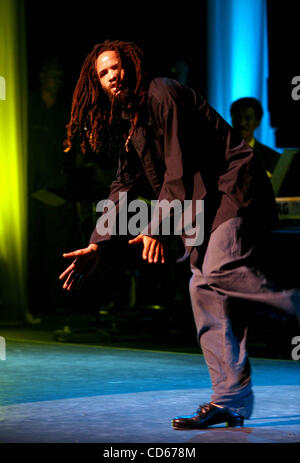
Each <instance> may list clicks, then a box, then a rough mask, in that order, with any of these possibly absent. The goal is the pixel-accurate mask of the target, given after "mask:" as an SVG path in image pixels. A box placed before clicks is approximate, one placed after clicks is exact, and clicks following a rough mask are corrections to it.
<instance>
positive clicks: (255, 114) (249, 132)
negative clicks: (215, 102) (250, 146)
mask: <svg viewBox="0 0 300 463" xmlns="http://www.w3.org/2000/svg"><path fill="white" fill-rule="evenodd" d="M230 115H231V121H232V126H233V127H234V128H235V129H236V130H238V132H239V133H240V135H241V137H243V138H244V139H245V140H246V142H247V143H249V142H250V141H251V140H252V139H253V138H254V131H255V130H256V129H257V128H258V127H259V125H260V122H261V119H262V116H263V109H262V106H261V104H260V102H259V101H258V100H257V99H256V98H251V97H246V98H240V99H238V100H236V101H234V102H233V103H232V104H231V107H230Z"/></svg>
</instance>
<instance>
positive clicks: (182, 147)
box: [144, 82, 205, 244]
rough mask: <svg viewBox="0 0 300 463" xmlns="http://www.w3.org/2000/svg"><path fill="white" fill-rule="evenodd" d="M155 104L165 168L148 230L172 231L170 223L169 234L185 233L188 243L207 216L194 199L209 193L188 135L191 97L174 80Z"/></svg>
mask: <svg viewBox="0 0 300 463" xmlns="http://www.w3.org/2000/svg"><path fill="white" fill-rule="evenodd" d="M151 106H152V111H153V114H154V117H155V120H156V124H157V130H158V132H159V136H160V138H161V140H162V146H163V157H164V159H163V161H164V165H165V172H164V178H163V183H162V187H161V190H160V194H159V197H158V202H157V204H156V207H155V209H154V212H153V213H152V216H151V222H150V224H149V225H148V227H147V229H146V230H145V231H144V233H145V234H149V235H153V236H154V235H158V236H162V235H165V234H168V233H167V232H168V226H169V224H170V227H172V230H171V229H170V233H169V234H172V235H173V234H176V235H181V236H182V237H183V241H184V242H185V244H186V238H187V237H191V236H193V234H194V237H195V238H196V235H195V234H197V233H198V235H199V227H198V228H197V230H198V232H197V230H196V227H197V224H198V225H199V223H200V222H201V221H202V219H203V214H202V212H203V210H202V209H201V207H200V205H199V207H198V208H197V207H196V204H195V201H194V199H195V198H198V199H200V198H201V197H204V196H205V188H204V186H203V182H201V181H199V180H200V178H199V179H197V178H196V177H197V176H198V177H200V172H199V171H198V172H196V170H195V169H194V167H193V166H194V163H193V159H192V154H193V153H191V146H190V145H189V143H188V140H187V138H186V125H187V118H186V117H185V115H186V114H188V115H189V109H190V108H191V105H190V101H189V100H188V99H187V96H186V95H185V92H184V89H183V87H182V86H181V85H180V84H178V83H176V82H173V83H172V85H165V86H164V88H163V91H161V94H160V96H159V98H155V97H153V100H152V101H151ZM197 189H198V190H199V191H196V190H197ZM199 215H200V221H199ZM201 234H202V231H201ZM199 237H200V236H198V238H199ZM191 241H193V239H192V238H191ZM201 242H202V240H201ZM196 244H201V243H196Z"/></svg>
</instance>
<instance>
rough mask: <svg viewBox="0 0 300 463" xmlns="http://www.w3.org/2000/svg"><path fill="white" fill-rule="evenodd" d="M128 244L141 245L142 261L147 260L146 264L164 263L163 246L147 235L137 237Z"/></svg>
mask: <svg viewBox="0 0 300 463" xmlns="http://www.w3.org/2000/svg"><path fill="white" fill-rule="evenodd" d="M128 243H129V244H137V243H143V259H145V260H148V262H149V263H150V264H151V263H153V262H154V263H155V264H157V263H158V262H159V263H161V264H164V263H165V257H164V247H163V244H162V243H161V242H160V241H158V240H156V239H155V238H152V237H151V236H147V235H138V236H137V237H136V238H134V239H132V240H129V241H128Z"/></svg>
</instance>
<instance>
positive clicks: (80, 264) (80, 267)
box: [59, 243, 100, 291]
mask: <svg viewBox="0 0 300 463" xmlns="http://www.w3.org/2000/svg"><path fill="white" fill-rule="evenodd" d="M99 248H100V246H99V245H97V244H94V243H93V244H90V245H89V246H88V247H87V248H84V249H78V250H77V251H72V252H67V253H64V254H63V257H65V258H67V259H68V258H72V257H73V258H74V257H75V259H74V260H73V262H72V264H71V265H69V267H68V268H67V269H66V270H65V271H64V272H63V273H62V274H61V275H60V276H59V279H60V280H63V279H64V278H66V280H65V282H64V284H63V288H64V289H66V290H67V291H70V290H72V289H79V287H80V285H81V283H82V282H83V280H84V279H85V278H86V277H87V276H88V275H90V274H91V273H92V272H93V271H94V269H95V267H96V265H97V263H98V261H99Z"/></svg>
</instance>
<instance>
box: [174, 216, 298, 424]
mask: <svg viewBox="0 0 300 463" xmlns="http://www.w3.org/2000/svg"><path fill="white" fill-rule="evenodd" d="M254 250H255V249H254V245H253V242H252V240H251V235H250V233H249V232H247V233H246V230H245V229H244V226H243V222H242V219H241V218H233V219H229V220H228V221H226V222H225V223H223V224H222V225H220V226H219V227H218V228H217V229H216V230H215V231H214V232H213V233H212V235H211V237H210V239H209V242H208V245H207V248H206V252H205V256H204V259H203V262H202V263H201V262H199V261H197V259H196V257H197V256H196V255H195V253H194V255H192V256H191V263H192V266H191V267H192V271H193V276H192V279H191V283H190V294H191V301H192V307H193V313H194V318H195V323H196V327H197V332H198V337H199V342H200V344H201V348H202V350H203V354H204V357H205V360H206V363H207V366H208V369H209V372H210V376H211V379H212V386H213V391H214V394H213V396H212V398H211V402H213V403H215V404H216V405H220V406H225V407H227V408H228V409H229V410H231V411H233V412H236V413H238V414H240V415H242V416H244V417H246V418H249V417H250V415H251V412H252V408H253V394H252V390H251V379H250V365H249V360H248V356H247V352H246V335H247V324H246V320H244V319H243V318H244V315H246V314H245V310H243V304H246V301H256V302H260V303H264V304H267V305H269V306H273V307H277V308H281V309H283V310H286V311H287V312H290V313H296V310H298V316H299V301H300V293H299V291H296V290H289V291H278V290H276V289H275V288H274V287H273V286H272V284H270V282H268V280H267V279H266V277H265V276H264V275H263V274H262V273H260V272H259V271H258V270H257V269H256V268H255V266H254V261H253V255H254ZM243 301H245V302H243ZM237 303H238V304H239V310H238V311H237V310H236V305H237ZM232 309H233V310H232ZM198 415H199V414H198ZM199 417H200V415H199V416H198V418H199ZM198 418H197V417H195V415H194V418H193V420H192V422H193V424H195V423H196V422H197V420H198V422H199V420H200V418H199V419H198ZM174 421H175V422H176V423H177V424H178V427H179V425H180V426H181V425H184V424H185V423H186V424H191V419H187V420H184V419H183V420H182V421H181V420H180V418H178V419H175V420H174ZM224 421H225V420H224Z"/></svg>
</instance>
